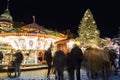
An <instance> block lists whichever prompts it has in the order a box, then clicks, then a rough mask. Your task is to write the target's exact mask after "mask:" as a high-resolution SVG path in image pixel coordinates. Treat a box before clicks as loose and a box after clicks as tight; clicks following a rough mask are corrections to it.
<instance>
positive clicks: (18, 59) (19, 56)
mask: <svg viewBox="0 0 120 80" xmlns="http://www.w3.org/2000/svg"><path fill="white" fill-rule="evenodd" d="M14 57H15V60H14V62H15V66H17V67H19V66H20V65H21V63H22V60H23V54H22V53H21V51H17V52H16V53H15V54H14Z"/></svg>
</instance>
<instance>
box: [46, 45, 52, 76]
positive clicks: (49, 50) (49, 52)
mask: <svg viewBox="0 0 120 80" xmlns="http://www.w3.org/2000/svg"><path fill="white" fill-rule="evenodd" d="M51 48H52V47H50V48H49V49H48V50H47V51H45V54H44V59H45V60H46V62H47V65H48V72H47V77H49V75H50V71H51V67H52V64H51V63H52V52H51Z"/></svg>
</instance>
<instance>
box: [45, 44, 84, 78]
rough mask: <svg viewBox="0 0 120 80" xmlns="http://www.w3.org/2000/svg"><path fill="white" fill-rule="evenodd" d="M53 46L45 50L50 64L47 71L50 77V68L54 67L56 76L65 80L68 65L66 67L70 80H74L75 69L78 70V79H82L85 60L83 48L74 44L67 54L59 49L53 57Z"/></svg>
mask: <svg viewBox="0 0 120 80" xmlns="http://www.w3.org/2000/svg"><path fill="white" fill-rule="evenodd" d="M51 48H52V47H50V48H49V49H48V50H47V51H46V52H45V59H46V61H47V65H48V73H47V76H48V78H49V76H50V70H51V68H52V69H54V71H53V72H54V74H56V75H57V77H56V78H57V79H58V80H64V75H63V73H64V69H65V66H66V69H67V71H68V74H69V80H74V70H76V75H77V76H76V77H77V80H81V79H80V68H81V63H82V60H83V53H82V50H81V49H80V48H79V47H78V46H76V45H74V47H73V48H72V50H71V51H70V52H69V53H68V54H67V55H65V53H64V52H63V51H62V50H61V49H58V50H57V51H56V52H55V55H54V56H53V57H52V52H51ZM46 54H48V55H46Z"/></svg>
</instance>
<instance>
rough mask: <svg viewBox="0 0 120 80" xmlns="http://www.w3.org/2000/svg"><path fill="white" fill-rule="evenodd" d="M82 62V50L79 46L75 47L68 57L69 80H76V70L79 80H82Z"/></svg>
mask: <svg viewBox="0 0 120 80" xmlns="http://www.w3.org/2000/svg"><path fill="white" fill-rule="evenodd" d="M82 61H83V53H82V50H81V49H80V48H79V47H78V46H77V45H74V47H73V48H72V49H71V51H70V52H69V53H68V54H67V56H66V66H67V71H68V75H69V80H75V78H74V74H75V73H74V70H76V77H77V80H81V79H80V68H81V63H82Z"/></svg>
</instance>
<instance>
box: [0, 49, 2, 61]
mask: <svg viewBox="0 0 120 80" xmlns="http://www.w3.org/2000/svg"><path fill="white" fill-rule="evenodd" d="M2 59H3V53H2V52H1V51H0V63H2Z"/></svg>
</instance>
